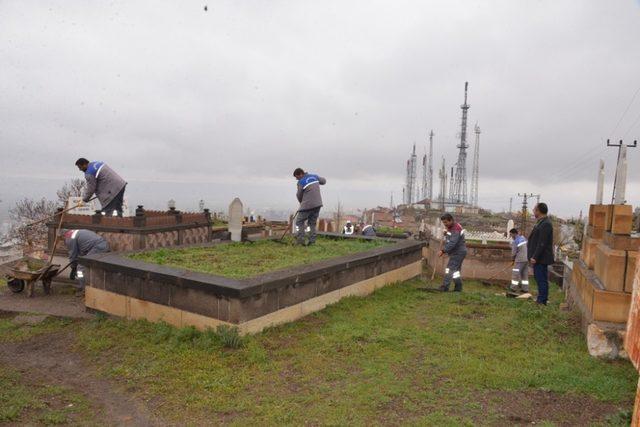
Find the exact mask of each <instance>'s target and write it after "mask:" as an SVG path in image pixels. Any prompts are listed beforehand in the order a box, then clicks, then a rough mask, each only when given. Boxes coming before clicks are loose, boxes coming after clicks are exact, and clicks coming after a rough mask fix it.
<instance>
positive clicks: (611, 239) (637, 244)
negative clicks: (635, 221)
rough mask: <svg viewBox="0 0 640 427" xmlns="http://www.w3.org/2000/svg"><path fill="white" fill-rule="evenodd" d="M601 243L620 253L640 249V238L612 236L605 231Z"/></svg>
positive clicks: (622, 235) (620, 235)
mask: <svg viewBox="0 0 640 427" xmlns="http://www.w3.org/2000/svg"><path fill="white" fill-rule="evenodd" d="M602 241H603V242H604V243H605V244H606V245H607V246H609V247H610V248H611V249H616V250H620V251H637V250H639V249H640V237H632V236H627V235H624V234H613V233H611V232H610V231H607V232H606V233H604V234H603V237H602Z"/></svg>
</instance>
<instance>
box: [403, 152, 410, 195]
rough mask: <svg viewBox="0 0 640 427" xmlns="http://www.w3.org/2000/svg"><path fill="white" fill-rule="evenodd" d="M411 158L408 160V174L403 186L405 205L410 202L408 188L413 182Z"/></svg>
mask: <svg viewBox="0 0 640 427" xmlns="http://www.w3.org/2000/svg"><path fill="white" fill-rule="evenodd" d="M410 163H411V160H407V171H406V175H405V178H404V187H402V203H404V204H405V205H407V204H409V196H408V192H407V189H408V188H409V185H410V183H411V165H410Z"/></svg>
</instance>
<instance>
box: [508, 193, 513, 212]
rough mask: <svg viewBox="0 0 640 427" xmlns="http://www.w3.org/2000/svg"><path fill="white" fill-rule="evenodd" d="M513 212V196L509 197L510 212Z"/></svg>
mask: <svg viewBox="0 0 640 427" xmlns="http://www.w3.org/2000/svg"><path fill="white" fill-rule="evenodd" d="M512 212H513V197H509V214H511V213H512Z"/></svg>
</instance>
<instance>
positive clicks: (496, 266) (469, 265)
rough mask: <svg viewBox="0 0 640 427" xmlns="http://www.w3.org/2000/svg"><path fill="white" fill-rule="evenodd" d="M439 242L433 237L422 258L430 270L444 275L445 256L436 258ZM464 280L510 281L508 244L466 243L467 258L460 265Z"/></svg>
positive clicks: (509, 250)
mask: <svg viewBox="0 0 640 427" xmlns="http://www.w3.org/2000/svg"><path fill="white" fill-rule="evenodd" d="M440 247H441V241H440V240H437V239H435V238H433V237H431V238H430V240H429V245H428V247H426V248H425V249H424V257H425V259H426V260H427V264H428V265H429V267H430V268H435V269H436V272H437V273H438V274H444V269H445V267H446V265H447V256H446V255H445V256H443V257H442V258H440V257H438V251H439V250H440ZM462 278H463V280H464V279H494V280H504V281H509V280H511V247H510V246H509V245H508V244H488V245H483V244H479V243H467V257H466V258H465V260H464V263H463V264H462Z"/></svg>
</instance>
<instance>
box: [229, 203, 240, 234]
mask: <svg viewBox="0 0 640 427" xmlns="http://www.w3.org/2000/svg"><path fill="white" fill-rule="evenodd" d="M242 218H243V215H242V202H241V201H240V199H239V198H237V197H236V198H235V199H233V201H232V202H231V204H230V205H229V232H230V233H231V241H233V242H240V241H241V240H242Z"/></svg>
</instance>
